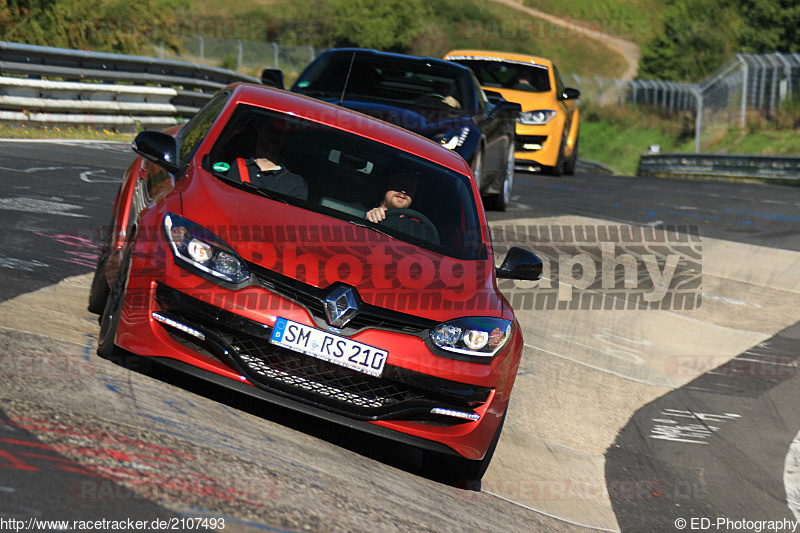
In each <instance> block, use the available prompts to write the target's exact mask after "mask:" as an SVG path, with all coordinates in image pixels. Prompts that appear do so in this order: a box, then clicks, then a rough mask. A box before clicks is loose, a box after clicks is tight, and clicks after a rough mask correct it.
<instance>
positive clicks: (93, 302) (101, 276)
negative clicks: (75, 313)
mask: <svg viewBox="0 0 800 533" xmlns="http://www.w3.org/2000/svg"><path fill="white" fill-rule="evenodd" d="M106 261H107V258H106V257H103V256H101V257H100V259H98V261H97V268H95V270H94V277H93V278H92V288H91V289H90V290H89V307H88V309H89V312H90V313H94V314H96V315H100V314H102V313H103V311H104V310H105V308H106V300H108V293H109V292H111V287H109V286H108V281H106Z"/></svg>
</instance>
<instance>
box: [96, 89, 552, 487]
mask: <svg viewBox="0 0 800 533" xmlns="http://www.w3.org/2000/svg"><path fill="white" fill-rule="evenodd" d="M133 150H134V151H135V152H136V153H137V154H138V157H137V158H136V159H135V160H134V161H133V163H132V164H131V165H130V167H129V168H128V170H127V172H126V174H125V176H124V178H123V180H122V185H121V187H120V191H119V194H118V197H117V200H116V203H115V206H114V212H113V218H112V224H111V227H110V231H109V232H108V241H107V243H106V245H105V246H104V249H103V251H102V253H101V257H100V260H99V262H98V268H97V271H96V274H95V279H94V282H93V284H92V290H91V293H90V298H89V309H90V310H91V311H93V312H96V313H98V314H101V317H100V335H99V341H98V350H97V351H98V354H100V355H101V356H104V357H114V356H117V355H119V349H123V350H125V351H126V352H130V353H133V354H136V355H138V356H143V357H147V358H153V359H152V360H154V361H158V362H160V363H162V364H166V365H168V366H170V367H172V368H176V369H179V370H181V371H185V372H187V373H190V374H193V375H195V376H199V377H202V378H205V379H207V380H209V381H212V382H215V383H218V384H222V385H224V386H227V387H229V388H232V389H236V390H239V391H242V392H245V393H247V394H250V395H252V396H256V397H258V398H262V399H265V400H268V401H271V402H275V403H277V404H281V405H284V406H287V407H290V408H292V409H296V410H299V411H302V412H305V413H308V414H311V415H314V416H317V417H322V418H325V419H327V420H332V421H335V422H339V423H342V424H344V425H347V426H349V427H357V428H360V429H362V430H364V431H367V432H371V433H373V434H377V435H381V436H383V437H386V438H390V439H394V440H398V441H402V442H404V443H407V444H410V445H413V446H416V447H418V448H421V449H422V450H423V452H424V453H423V457H425V458H426V460H425V462H426V464H427V466H428V467H430V468H431V469H434V470H435V472H434V474H435V475H445V476H447V477H448V478H449V479H453V480H456V479H480V477H481V476H482V474H483V472H484V471H485V469H486V466H487V465H488V462H489V460H490V458H491V455H492V452H493V450H494V447H495V445H496V444H497V440H498V437H499V434H500V429H501V427H502V422H503V419H504V416H505V413H506V408H507V406H508V401H509V395H510V393H511V388H512V386H513V384H514V378H515V375H516V372H517V367H518V365H519V360H520V353H521V351H522V346H523V341H522V333H521V331H520V328H519V324H518V323H517V321H516V319H515V318H514V313H513V311H512V309H511V307H510V306H509V304H508V302H507V301H506V300H505V299H504V298H503V296H502V295H501V294H500V292H499V291H498V288H497V283H496V278H497V277H507V278H509V277H511V278H518V279H537V278H538V277H539V275H540V274H541V261H539V260H538V258H536V256H534V255H533V254H531V253H530V252H528V251H526V250H522V249H519V248H514V249H511V250H510V251H509V253H508V255H507V257H506V260H505V263H504V264H503V266H501V267H500V268H497V269H495V266H494V261H493V256H492V245H491V242H490V239H489V233H488V231H487V226H486V220H485V218H484V212H483V209H482V206H481V204H480V195H479V192H478V190H477V189H476V187H475V183H474V180H472V179H471V178H470V169H469V166H468V165H467V163H466V162H465V161H464V160H463V159H462V158H461V157H460V156H459V155H458V154H455V153H453V152H451V151H449V150H447V149H446V148H443V147H442V146H440V145H438V144H436V143H434V142H432V141H429V140H427V139H424V138H422V137H419V136H417V135H415V134H413V133H410V132H408V131H406V130H403V129H400V128H398V127H395V126H392V125H390V124H387V123H385V122H381V121H379V120H376V119H373V118H369V117H366V116H364V115H360V114H358V113H355V112H352V111H349V110H346V109H344V108H341V107H337V106H333V105H330V104H326V103H324V102H321V101H319V100H314V99H311V98H308V97H305V96H300V95H296V94H291V93H288V92H285V91H281V90H277V89H271V88H267V87H261V86H255V85H248V84H237V85H232V86H230V87H228V88H226V89H225V90H223V91H221V92H220V93H219V94H218V95H216V96H215V97H214V99H213V100H211V101H210V102H209V103H208V104H207V105H206V106H205V107H204V108H203V109H202V110H200V111H199V112H198V113H197V114H196V115H195V116H194V117H193V118H192V119H191V120H190V121H189V122H188V123H186V124H185V125H184V126H183V127H180V128H178V127H176V128H172V129H171V130H167V131H166V132H155V131H146V132H142V133H140V134H139V135H138V136H137V138H136V140H135V141H134V143H133ZM387 202H388V203H387ZM392 202H394V204H393V203H392ZM368 213H370V215H368ZM376 213H380V214H381V215H382V216H379V217H378V218H379V220H378V221H377V222H375V221H372V220H371V219H374V217H375V215H376ZM126 352H122V353H126Z"/></svg>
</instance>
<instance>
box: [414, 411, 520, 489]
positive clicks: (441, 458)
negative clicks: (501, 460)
mask: <svg viewBox="0 0 800 533" xmlns="http://www.w3.org/2000/svg"><path fill="white" fill-rule="evenodd" d="M505 421H506V414H505V413H503V418H501V419H500V424H499V425H498V426H497V431H495V433H494V437H493V438H492V442H491V444H489V448H488V449H487V450H486V455H484V456H483V459H480V460H478V461H474V460H470V459H464V458H463V457H453V456H450V455H441V454H438V453H435V452H424V454H423V456H422V457H423V459H422V462H423V468H424V469H425V471H426V472H427V473H428V474H429V475H430V476H431V477H433V478H436V479H438V480H440V481H444V482H446V483H451V484H453V485H455V486H457V487H460V488H464V489H470V490H480V488H481V478H483V475H484V474H485V473H486V469H487V468H489V463H490V462H491V461H492V456H493V455H494V450H495V448H497V443H498V441H499V440H500V433H501V432H502V431H503V423H505Z"/></svg>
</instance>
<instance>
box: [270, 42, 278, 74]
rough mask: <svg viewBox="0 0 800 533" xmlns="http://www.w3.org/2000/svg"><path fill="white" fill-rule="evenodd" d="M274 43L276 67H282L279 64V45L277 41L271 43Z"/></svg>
mask: <svg viewBox="0 0 800 533" xmlns="http://www.w3.org/2000/svg"><path fill="white" fill-rule="evenodd" d="M269 44H271V45H272V48H273V49H274V50H275V68H280V67H279V66H278V45H277V44H276V43H275V42H271V43H269Z"/></svg>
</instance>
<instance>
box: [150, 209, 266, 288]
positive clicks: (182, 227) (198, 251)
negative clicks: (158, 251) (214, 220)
mask: <svg viewBox="0 0 800 533" xmlns="http://www.w3.org/2000/svg"><path fill="white" fill-rule="evenodd" d="M164 232H165V234H166V237H167V242H169V245H170V248H171V249H172V254H173V255H174V256H175V259H176V260H177V261H179V262H183V263H185V264H188V265H190V266H192V267H194V268H197V269H199V270H201V271H202V272H205V273H206V274H209V275H211V276H213V277H214V278H217V279H221V280H223V281H227V282H230V283H242V282H244V281H247V280H248V279H249V278H250V271H249V270H248V269H247V266H246V265H245V262H244V261H243V260H242V258H241V257H239V254H237V253H236V251H234V249H233V248H231V247H230V246H228V244H226V243H225V242H224V241H223V240H222V239H220V238H219V237H217V236H216V235H215V234H214V233H212V232H211V231H209V230H207V229H206V228H204V227H203V226H201V225H199V224H196V223H194V222H192V221H191V220H188V219H186V218H183V217H182V216H179V215H176V214H174V213H167V214H166V216H164Z"/></svg>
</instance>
